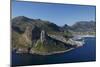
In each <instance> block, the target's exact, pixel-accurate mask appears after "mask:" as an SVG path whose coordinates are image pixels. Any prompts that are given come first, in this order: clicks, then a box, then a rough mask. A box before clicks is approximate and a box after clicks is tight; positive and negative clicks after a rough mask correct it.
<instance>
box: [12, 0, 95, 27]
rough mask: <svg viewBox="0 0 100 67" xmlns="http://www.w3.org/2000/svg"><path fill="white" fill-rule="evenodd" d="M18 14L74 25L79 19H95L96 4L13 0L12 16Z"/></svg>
mask: <svg viewBox="0 0 100 67" xmlns="http://www.w3.org/2000/svg"><path fill="white" fill-rule="evenodd" d="M16 16H26V17H29V18H33V19H42V20H47V21H51V22H53V23H55V24H57V25H59V26H63V25H64V24H68V25H73V24H74V23H75V22H77V21H95V6H86V5H84V6H82V5H72V4H50V3H49V4H48V3H36V2H19V1H17V2H16V1H13V2H12V17H16Z"/></svg>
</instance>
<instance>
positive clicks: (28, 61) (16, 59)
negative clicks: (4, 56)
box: [11, 37, 96, 66]
mask: <svg viewBox="0 0 100 67" xmlns="http://www.w3.org/2000/svg"><path fill="white" fill-rule="evenodd" d="M84 40H85V44H84V45H83V46H82V47H79V48H76V49H73V50H71V51H69V52H65V53H59V54H53V55H48V56H40V55H32V54H16V53H14V52H13V53H12V56H11V63H12V65H13V66H23V65H24V66H26V65H41V64H57V63H74V62H88V61H96V38H95V37H85V38H84Z"/></svg>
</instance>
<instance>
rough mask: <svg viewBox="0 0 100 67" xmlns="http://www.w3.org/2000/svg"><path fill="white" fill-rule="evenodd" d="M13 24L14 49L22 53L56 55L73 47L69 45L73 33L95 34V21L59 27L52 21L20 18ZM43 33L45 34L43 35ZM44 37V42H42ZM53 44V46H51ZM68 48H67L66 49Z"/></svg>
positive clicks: (15, 19)
mask: <svg viewBox="0 0 100 67" xmlns="http://www.w3.org/2000/svg"><path fill="white" fill-rule="evenodd" d="M11 22H12V46H13V47H12V48H13V49H14V50H16V51H17V52H22V53H27V52H28V53H30V52H31V53H42V54H43V53H44V54H45V53H50V52H51V53H54V52H56V51H64V50H67V49H70V48H72V47H75V46H72V45H71V44H67V40H68V38H69V37H71V36H72V35H73V32H95V29H96V25H95V24H96V22H95V21H80V22H76V23H75V24H74V25H72V26H68V25H67V24H65V25H64V26H58V25H56V24H54V23H52V22H50V21H45V20H41V19H31V18H27V17H25V16H18V17H15V18H13V19H12V20H11ZM41 31H44V32H45V33H44V34H43V35H41ZM41 37H42V40H44V41H42V40H41ZM51 44H52V45H51ZM66 47H67V48H66Z"/></svg>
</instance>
